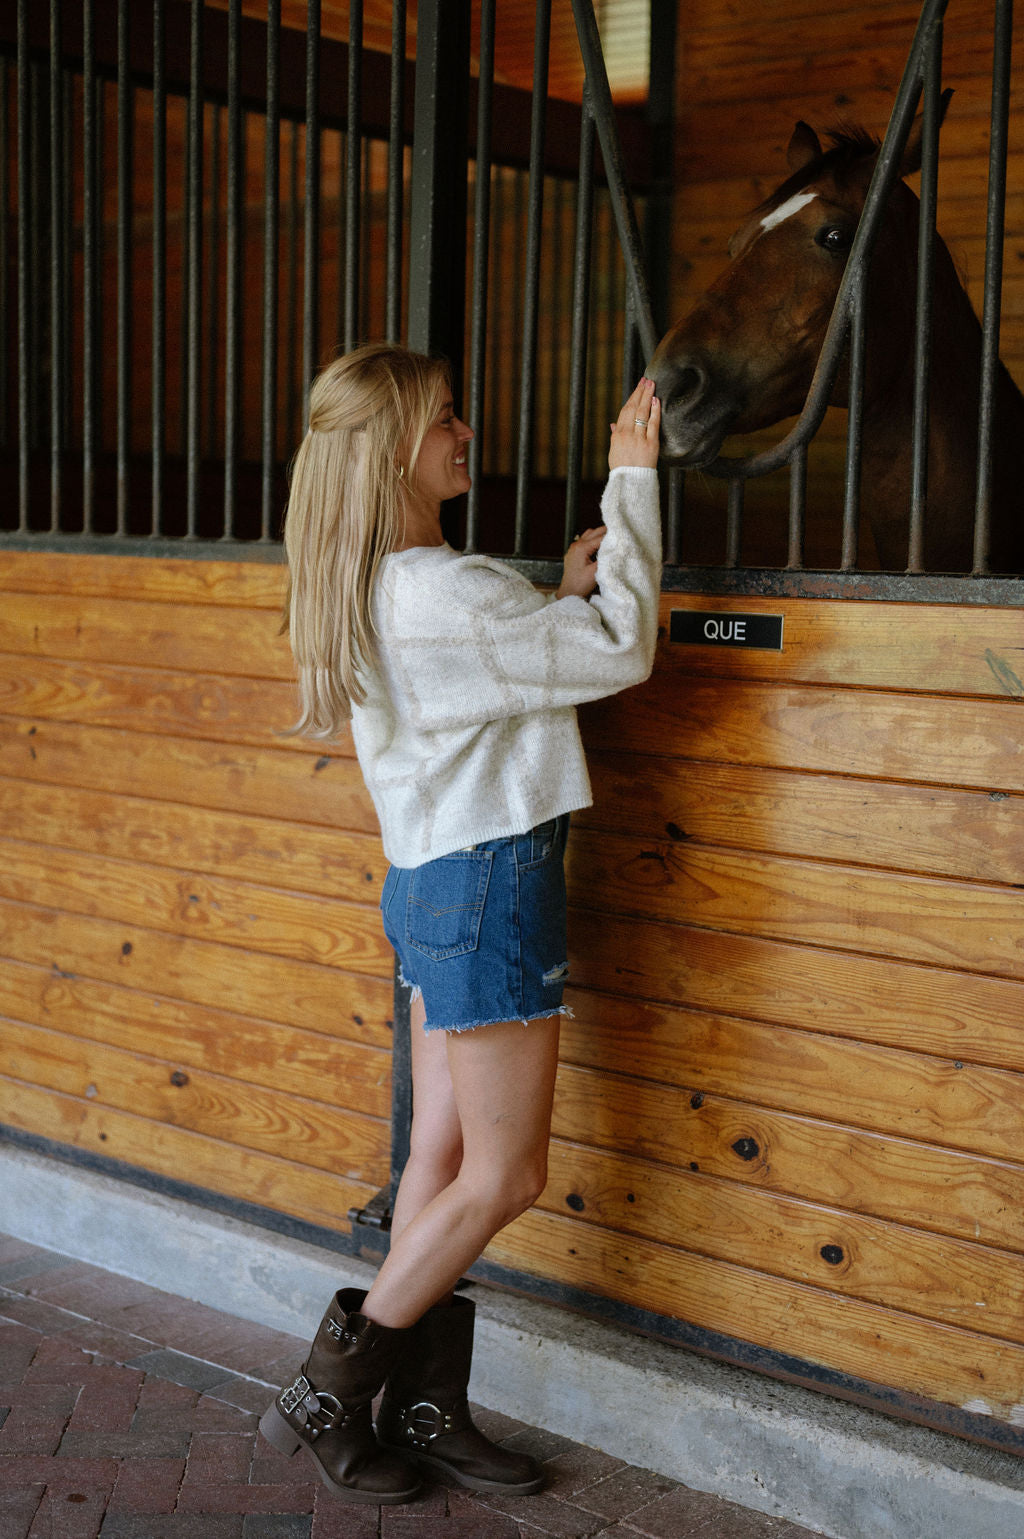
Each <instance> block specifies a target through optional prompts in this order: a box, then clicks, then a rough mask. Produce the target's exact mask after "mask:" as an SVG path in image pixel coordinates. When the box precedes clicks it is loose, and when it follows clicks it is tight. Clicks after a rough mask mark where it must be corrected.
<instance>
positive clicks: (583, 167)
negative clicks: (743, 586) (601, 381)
mask: <svg viewBox="0 0 1024 1539" xmlns="http://www.w3.org/2000/svg"><path fill="white" fill-rule="evenodd" d="M594 138H595V129H594V114H593V112H592V110H591V105H590V92H589V90H588V88H587V87H586V85H584V87H583V103H582V111H581V117H580V174H579V181H578V183H577V191H576V237H575V253H574V263H573V268H574V270H573V286H572V339H571V341H570V343H569V432H568V440H567V452H566V470H565V544H566V546H568V545H569V544H570V543H571V541H572V540H573V538H574V537H575V534H576V529H577V526H578V522H579V510H580V481H581V479H582V476H583V435H584V418H585V412H586V401H587V342H588V338H589V333H590V248H591V231H592V227H593V223H594Z"/></svg>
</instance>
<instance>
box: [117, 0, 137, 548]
mask: <svg viewBox="0 0 1024 1539" xmlns="http://www.w3.org/2000/svg"><path fill="white" fill-rule="evenodd" d="M128 45H129V38H128V0H118V6H117V532H118V534H119V535H125V534H127V532H128V495H129V490H130V487H129V466H128V461H129V453H130V449H131V401H132V387H131V367H132V336H131V316H132V293H131V287H132V272H131V263H132V120H131V112H132V96H133V92H132V86H131V82H130V80H129V78H128Z"/></svg>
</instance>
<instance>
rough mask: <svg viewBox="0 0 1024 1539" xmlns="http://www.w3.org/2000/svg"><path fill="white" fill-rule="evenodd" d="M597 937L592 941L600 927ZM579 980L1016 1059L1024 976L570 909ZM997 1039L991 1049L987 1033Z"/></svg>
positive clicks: (972, 1056) (897, 1041)
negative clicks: (995, 975)
mask: <svg viewBox="0 0 1024 1539" xmlns="http://www.w3.org/2000/svg"><path fill="white" fill-rule="evenodd" d="M595 935H596V936H597V937H598V938H599V940H600V944H599V945H595V944H594V936H595ZM570 952H571V961H572V976H573V980H574V982H575V983H576V984H577V985H582V987H584V988H586V989H588V990H591V989H593V990H597V991H599V992H601V993H605V994H618V995H622V996H624V997H625V998H626V999H639V1000H641V1001H642V1000H650V1001H651V1002H652V1003H656V1002H661V1003H663V1004H666V1005H675V1006H680V1007H689V1008H691V1009H699V1010H707V1011H710V1012H711V1013H712V1014H720V1015H736V1016H741V1017H744V1018H746V1019H748V1020H757V1021H767V1022H772V1023H774V1024H776V1025H780V1026H801V1027H806V1028H808V1029H809V1030H811V1031H816V1030H818V1031H820V1030H821V1029H822V1027H823V1026H824V1027H826V1028H827V1030H828V1031H830V1032H833V1033H835V1034H836V1035H837V1036H843V1037H856V1038H859V1039H860V1040H862V1041H866V1042H885V1043H889V1044H890V1045H892V1046H904V1047H907V1048H910V1049H912V1050H915V1051H920V1052H930V1053H936V1054H938V1055H939V1056H940V1057H944V1058H951V1059H962V1060H966V1061H969V1062H972V1063H996V1064H999V1063H1001V1062H1003V1063H1005V1062H1007V1061H1009V1060H1011V1059H1013V1055H1014V1054H1016V1059H1015V1060H1014V1061H1018V1062H1019V1046H1016V1047H1015V1046H1014V1040H1013V1039H1014V1037H1015V1036H1016V1037H1018V1038H1019V1029H1018V1025H1017V1023H1018V1022H1019V1021H1021V1020H1024V985H1022V984H1021V983H1020V982H1018V981H1016V980H1011V979H1004V978H990V977H985V976H983V975H974V976H971V977H970V978H968V976H967V975H965V974H963V973H961V972H957V971H956V970H955V969H952V968H937V967H924V966H920V965H916V964H913V963H906V962H898V961H891V960H887V959H885V958H879V957H870V956H858V955H856V954H853V953H846V952H842V951H836V950H830V949H827V948H825V947H814V946H798V945H792V944H789V943H787V942H783V941H773V940H765V939H761V938H760V937H756V936H745V935H727V934H724V933H722V932H716V931H714V930H705V929H697V928H693V927H688V926H685V925H668V924H658V923H654V922H652V921H650V920H636V919H626V918H622V917H619V916H615V915H600V916H598V915H596V914H595V915H591V914H590V913H587V912H583V911H581V910H577V911H575V912H574V913H573V914H572V915H571V916H570ZM995 1040H998V1041H999V1044H1000V1045H999V1047H998V1048H995V1049H993V1048H992V1047H991V1043H992V1042H993V1041H995Z"/></svg>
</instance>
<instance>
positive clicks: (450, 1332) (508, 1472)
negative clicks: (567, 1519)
mask: <svg viewBox="0 0 1024 1539" xmlns="http://www.w3.org/2000/svg"><path fill="white" fill-rule="evenodd" d="M475 1314H476V1305H475V1304H474V1303H473V1302H472V1300H471V1299H466V1298H461V1297H459V1296H456V1297H455V1298H453V1299H452V1302H451V1303H450V1304H438V1305H436V1306H435V1307H434V1308H433V1309H428V1310H427V1313H426V1314H425V1315H424V1316H423V1318H422V1320H420V1321H419V1323H418V1324H417V1325H414V1326H413V1327H412V1329H411V1330H410V1331H409V1334H408V1338H407V1340H406V1342H405V1344H404V1345H403V1347H402V1352H401V1356H400V1357H399V1358H398V1359H397V1361H396V1363H395V1366H394V1367H393V1368H392V1370H391V1372H390V1374H389V1375H388V1381H387V1384H386V1385H385V1386H384V1398H383V1400H382V1401H381V1403H380V1409H379V1410H378V1412H377V1438H378V1441H379V1442H381V1443H382V1444H383V1445H384V1447H385V1448H400V1449H402V1450H403V1451H404V1452H406V1453H408V1454H410V1455H411V1456H412V1457H413V1458H414V1459H415V1460H416V1462H417V1463H418V1464H423V1465H428V1466H431V1467H432V1468H434V1469H439V1470H443V1471H444V1472H445V1474H448V1475H451V1476H453V1478H454V1479H455V1480H457V1481H458V1482H459V1484H460V1485H463V1486H468V1487H469V1489H470V1490H471V1491H504V1492H505V1493H506V1494H507V1495H509V1496H527V1495H529V1493H530V1492H532V1491H539V1490H540V1488H541V1486H542V1485H543V1484H544V1471H543V1468H542V1467H541V1465H540V1464H539V1463H538V1462H537V1460H536V1459H533V1458H531V1457H530V1455H529V1454H520V1453H513V1452H512V1451H511V1450H510V1449H507V1448H499V1447H497V1446H496V1445H495V1444H494V1443H492V1442H491V1441H490V1439H489V1438H486V1437H485V1436H484V1434H483V1433H482V1432H481V1431H480V1430H479V1428H478V1427H475V1426H474V1425H473V1421H472V1418H471V1416H470V1414H469V1402H468V1400H467V1398H466V1390H467V1387H468V1385H469V1369H470V1363H471V1361H472V1357H473V1320H474V1316H475Z"/></svg>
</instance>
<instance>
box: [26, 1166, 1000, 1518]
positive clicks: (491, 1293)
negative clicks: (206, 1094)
mask: <svg viewBox="0 0 1024 1539" xmlns="http://www.w3.org/2000/svg"><path fill="white" fill-rule="evenodd" d="M0 1182H2V1190H3V1204H2V1209H0V1228H2V1229H3V1230H4V1232H5V1233H8V1234H12V1235H15V1236H17V1237H18V1238H20V1239H24V1240H28V1241H30V1242H32V1243H33V1244H36V1245H41V1246H45V1247H47V1248H48V1249H51V1250H56V1251H60V1252H62V1253H63V1254H65V1255H71V1256H74V1257H75V1258H76V1259H78V1260H82V1261H88V1262H90V1263H92V1265H94V1266H99V1267H103V1268H105V1269H106V1270H108V1271H112V1272H117V1273H121V1274H123V1275H126V1276H129V1277H133V1278H136V1279H137V1280H139V1281H141V1282H145V1283H148V1284H150V1285H151V1286H153V1287H157V1288H162V1289H164V1290H166V1291H167V1292H170V1293H176V1294H178V1295H180V1296H182V1297H185V1298H190V1299H195V1300H197V1301H200V1302H202V1303H204V1304H207V1305H210V1306H211V1307H213V1308H217V1309H223V1310H226V1311H227V1312H229V1313H231V1314H235V1315H240V1316H242V1317H243V1318H245V1319H249V1320H255V1321H258V1322H259V1323H261V1324H264V1325H269V1326H273V1327H274V1328H275V1329H277V1330H283V1331H289V1332H293V1333H294V1334H295V1335H297V1336H303V1337H308V1336H311V1335H312V1333H313V1331H314V1330H315V1329H316V1326H317V1323H318V1322H319V1319H320V1316H321V1314H322V1312H323V1308H324V1305H325V1302H326V1300H327V1299H328V1298H329V1296H330V1294H331V1293H332V1291H333V1290H334V1289H335V1288H338V1287H343V1286H352V1287H366V1286H368V1284H369V1282H370V1279H371V1278H372V1275H373V1269H372V1268H371V1267H370V1266H368V1265H366V1264H365V1263H363V1262H361V1261H359V1260H357V1259H355V1258H352V1257H348V1256H342V1255H337V1254H334V1253H332V1252H329V1251H325V1250H320V1249H318V1248H316V1247H315V1246H311V1245H307V1244H303V1243H301V1242H298V1241H294V1240H290V1239H286V1238H283V1237H282V1236H280V1235H277V1234H274V1233H272V1232H271V1231H268V1230H265V1229H261V1228H258V1227H257V1226H255V1225H250V1224H245V1223H241V1222H238V1221H237V1220H234V1219H231V1218H226V1217H223V1216H221V1215H220V1214H217V1213H212V1212H210V1211H208V1210H206V1209H203V1208H200V1207H196V1206H193V1205H192V1204H190V1203H187V1202H183V1201H180V1200H179V1199H176V1198H170V1197H164V1196H158V1195H154V1194H153V1193H150V1192H147V1191H144V1190H142V1189H140V1188H139V1187H135V1186H132V1185H130V1184H128V1183H126V1182H123V1181H120V1180H115V1179H113V1178H111V1177H109V1176H103V1175H97V1174H95V1173H93V1172H90V1171H86V1170H82V1169H79V1168H77V1167H74V1166H71V1165H67V1164H64V1163H63V1162H61V1161H59V1160H56V1159H49V1158H45V1157H43V1156H40V1155H37V1154H33V1153H27V1152H25V1151H24V1150H20V1149H14V1148H10V1147H7V1148H0ZM474 1297H475V1298H476V1301H477V1354H476V1362H475V1366H474V1376H473V1383H472V1386H471V1393H472V1396H473V1398H474V1400H476V1401H477V1402H478V1403H479V1404H481V1405H485V1406H489V1407H493V1408H496V1409H500V1410H504V1411H506V1412H507V1413H508V1414H509V1415H512V1416H516V1417H518V1418H520V1419H521V1420H523V1421H526V1422H530V1423H532V1424H533V1425H536V1426H540V1427H547V1428H550V1429H551V1430H553V1431H556V1432H560V1433H562V1434H563V1435H564V1436H566V1437H571V1438H574V1439H575V1440H577V1441H578V1442H581V1443H586V1444H588V1445H590V1446H591V1447H595V1448H600V1449H603V1450H605V1451H606V1452H609V1453H612V1454H615V1455H616V1456H617V1457H619V1458H622V1459H625V1460H626V1461H627V1462H628V1463H630V1464H636V1465H640V1466H643V1467H645V1468H647V1469H652V1470H655V1471H657V1472H658V1473H659V1474H664V1475H668V1476H670V1477H671V1478H672V1479H674V1480H679V1481H682V1482H683V1483H685V1484H686V1485H688V1486H691V1487H693V1488H695V1489H697V1490H701V1491H709V1492H712V1493H714V1494H715V1495H717V1496H723V1497H726V1498H727V1499H728V1500H730V1501H734V1502H739V1503H741V1504H742V1505H744V1506H746V1507H752V1508H755V1509H757V1510H758V1511H761V1512H767V1513H772V1514H774V1515H777V1516H780V1517H785V1518H788V1519H790V1520H791V1521H792V1522H794V1523H800V1524H803V1525H804V1526H805V1527H807V1528H811V1529H814V1530H817V1531H818V1532H820V1533H823V1534H827V1535H830V1536H832V1539H964V1536H965V1535H970V1536H971V1539H1020V1535H1021V1534H1022V1533H1024V1461H1021V1460H1019V1459H1017V1458H1015V1457H1014V1456H1013V1455H1011V1454H1005V1453H1000V1452H998V1451H996V1450H994V1449H989V1448H982V1447H978V1446H976V1445H973V1444H969V1443H963V1442H960V1441H959V1440H958V1439H955V1438H950V1437H946V1436H943V1435H942V1434H940V1433H936V1432H930V1431H928V1430H927V1429H925V1428H921V1427H914V1426H910V1425H907V1424H906V1423H903V1422H898V1421H893V1420H890V1419H889V1418H888V1417H884V1416H880V1415H877V1414H876V1413H874V1412H871V1411H865V1410H862V1409H860V1408H859V1407H856V1406H851V1405H847V1404H844V1403H843V1402H840V1401H836V1400H832V1399H829V1398H828V1397H827V1396H825V1395H819V1394H814V1393H812V1392H811V1391H808V1390H804V1389H801V1388H798V1387H795V1386H792V1385H786V1384H780V1383H778V1382H776V1381H774V1380H770V1379H766V1378H763V1377H761V1376H760V1375H758V1374H753V1373H749V1372H746V1371H744V1370H742V1369H738V1368H732V1367H729V1366H728V1365H725V1364H721V1363H716V1362H713V1361H711V1360H709V1359H706V1358H701V1357H697V1356H696V1355H694V1354H693V1353H690V1352H687V1351H685V1350H683V1349H682V1348H677V1347H672V1346H667V1345H664V1344H662V1343H660V1342H654V1341H649V1340H647V1339H645V1338H642V1337H638V1336H632V1335H629V1334H628V1333H626V1332H622V1331H617V1330H614V1329H613V1328H611V1327H609V1326H607V1325H604V1324H601V1323H599V1322H595V1321H591V1320H586V1319H582V1318H580V1317H579V1316H576V1315H569V1314H566V1313H563V1312H562V1311H560V1310H557V1309H554V1308H552V1307H550V1306H548V1305H544V1304H539V1303H535V1302H534V1301H532V1300H526V1299H522V1298H518V1297H515V1296H513V1295H510V1294H505V1293H500V1292H497V1291H495V1290H492V1289H489V1288H485V1287H479V1286H478V1287H475V1288H474Z"/></svg>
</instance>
